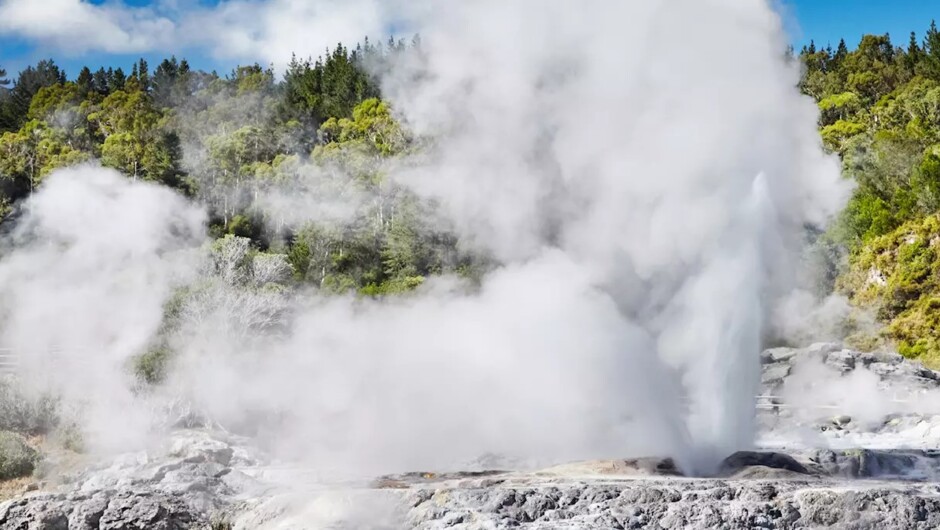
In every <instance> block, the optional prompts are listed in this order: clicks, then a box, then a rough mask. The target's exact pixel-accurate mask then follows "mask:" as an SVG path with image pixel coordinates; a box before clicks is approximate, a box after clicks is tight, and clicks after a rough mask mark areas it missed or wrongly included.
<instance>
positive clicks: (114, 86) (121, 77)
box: [107, 67, 127, 94]
mask: <svg viewBox="0 0 940 530" xmlns="http://www.w3.org/2000/svg"><path fill="white" fill-rule="evenodd" d="M126 82H127V75H125V74H124V70H123V69H122V68H121V67H117V68H116V69H114V70H111V69H110V68H108V83H107V87H108V93H109V94H110V93H111V92H117V91H118V90H124V84H125V83H126Z"/></svg>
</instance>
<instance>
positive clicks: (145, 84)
mask: <svg viewBox="0 0 940 530" xmlns="http://www.w3.org/2000/svg"><path fill="white" fill-rule="evenodd" d="M137 82H138V83H140V89H141V90H143V91H144V92H149V91H150V70H149V69H148V67H147V60H146V59H144V58H143V57H141V58H140V60H139V61H138V62H137Z"/></svg>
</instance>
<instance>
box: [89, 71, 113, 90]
mask: <svg viewBox="0 0 940 530" xmlns="http://www.w3.org/2000/svg"><path fill="white" fill-rule="evenodd" d="M109 72H110V69H109V70H105V69H104V67H101V68H99V69H97V70H95V73H94V75H93V76H92V81H93V83H92V86H93V88H94V91H95V93H97V94H100V95H102V96H107V95H108V94H109V93H110V92H111V89H110V88H109V86H108V85H109V82H108V81H109V79H110V77H111V74H110V73H109Z"/></svg>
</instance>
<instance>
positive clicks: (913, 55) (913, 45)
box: [904, 31, 924, 74]
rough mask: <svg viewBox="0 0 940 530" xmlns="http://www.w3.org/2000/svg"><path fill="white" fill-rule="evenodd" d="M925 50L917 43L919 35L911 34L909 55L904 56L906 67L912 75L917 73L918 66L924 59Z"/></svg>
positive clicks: (908, 46)
mask: <svg viewBox="0 0 940 530" xmlns="http://www.w3.org/2000/svg"><path fill="white" fill-rule="evenodd" d="M923 53H924V52H923V50H922V49H921V48H920V46H919V45H918V43H917V33H916V32H914V31H912V32H911V41H910V43H909V44H908V45H907V53H906V54H905V55H904V66H905V67H906V68H907V71H908V72H910V73H911V74H914V72H916V71H917V65H918V63H920V61H921V59H922V58H923Z"/></svg>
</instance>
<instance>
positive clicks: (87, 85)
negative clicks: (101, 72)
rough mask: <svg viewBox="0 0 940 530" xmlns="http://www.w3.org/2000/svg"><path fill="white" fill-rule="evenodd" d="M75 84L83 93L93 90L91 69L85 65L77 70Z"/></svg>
mask: <svg viewBox="0 0 940 530" xmlns="http://www.w3.org/2000/svg"><path fill="white" fill-rule="evenodd" d="M75 84H76V85H78V88H79V89H81V91H82V94H83V95H84V94H87V93H89V92H91V91H92V90H94V85H95V80H94V78H93V77H92V75H91V70H90V69H89V68H88V67H87V66H85V67H83V68H82V69H81V71H80V72H78V78H76V79H75Z"/></svg>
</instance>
